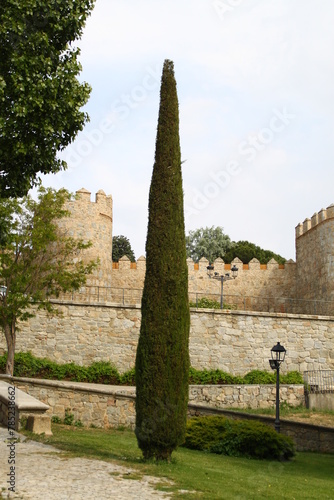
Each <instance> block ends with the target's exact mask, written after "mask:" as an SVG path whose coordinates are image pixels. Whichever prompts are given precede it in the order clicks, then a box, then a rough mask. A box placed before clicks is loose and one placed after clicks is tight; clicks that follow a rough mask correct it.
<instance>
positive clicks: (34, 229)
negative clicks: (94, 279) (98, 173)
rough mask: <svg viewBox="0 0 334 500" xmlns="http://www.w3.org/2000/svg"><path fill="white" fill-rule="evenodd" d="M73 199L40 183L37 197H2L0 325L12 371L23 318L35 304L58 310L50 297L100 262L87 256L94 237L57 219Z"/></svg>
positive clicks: (73, 286) (83, 277)
mask: <svg viewBox="0 0 334 500" xmlns="http://www.w3.org/2000/svg"><path fill="white" fill-rule="evenodd" d="M70 199H71V195H70V193H68V191H66V190H65V189H60V190H59V191H55V190H53V189H44V188H41V189H40V191H39V198H38V201H35V200H33V199H32V198H30V197H25V198H23V199H21V200H17V199H5V200H0V216H1V220H2V221H3V222H5V227H6V232H3V233H2V237H1V238H0V285H2V286H3V287H5V288H2V289H1V293H0V327H2V330H3V331H4V334H5V338H6V343H7V350H8V356H7V365H6V373H7V374H8V375H13V371H14V353H15V344H16V333H17V323H18V320H22V321H24V320H27V319H28V318H31V317H33V316H34V315H35V313H36V308H38V309H46V310H47V311H49V312H50V313H51V312H56V309H55V307H54V305H53V304H52V302H51V301H50V299H51V298H53V297H57V296H58V295H59V293H60V292H67V291H71V290H77V289H78V288H80V286H81V285H83V284H84V283H85V281H86V277H87V275H88V274H90V273H91V272H92V270H93V269H94V268H95V267H96V265H97V262H96V261H88V260H87V259H86V258H85V255H84V250H85V249H86V248H88V247H90V246H91V244H90V243H89V242H84V241H82V240H81V239H74V238H72V237H70V236H68V235H67V234H66V232H64V231H62V230H61V229H60V228H59V227H58V224H57V221H59V220H60V219H62V218H63V217H66V216H68V215H69V212H68V211H67V210H66V209H65V203H66V202H67V201H69V200H70ZM0 230H1V225H0ZM31 306H35V308H32V307H31Z"/></svg>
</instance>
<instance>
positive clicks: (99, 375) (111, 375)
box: [86, 361, 120, 385]
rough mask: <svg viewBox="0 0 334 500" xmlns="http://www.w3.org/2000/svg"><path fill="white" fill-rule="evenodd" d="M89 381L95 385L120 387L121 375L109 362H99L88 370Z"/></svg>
mask: <svg viewBox="0 0 334 500" xmlns="http://www.w3.org/2000/svg"><path fill="white" fill-rule="evenodd" d="M86 371H87V372H88V381H89V382H94V383H95V384H109V385H119V383H120V375H119V373H118V371H117V369H116V368H115V367H114V366H113V365H112V364H111V363H109V361H97V362H95V363H93V364H92V365H90V366H89V367H88V368H86Z"/></svg>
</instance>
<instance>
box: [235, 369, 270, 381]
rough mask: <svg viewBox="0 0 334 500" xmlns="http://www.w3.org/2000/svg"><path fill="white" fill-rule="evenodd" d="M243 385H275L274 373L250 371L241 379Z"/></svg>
mask: <svg viewBox="0 0 334 500" xmlns="http://www.w3.org/2000/svg"><path fill="white" fill-rule="evenodd" d="M243 380H244V384H275V383H276V372H275V373H274V372H265V371H262V370H252V371H250V372H248V373H246V375H244V377H243Z"/></svg>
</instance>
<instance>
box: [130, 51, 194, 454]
mask: <svg viewBox="0 0 334 500" xmlns="http://www.w3.org/2000/svg"><path fill="white" fill-rule="evenodd" d="M146 263H147V264H146V275H145V282H144V290H143V298H142V321H141V328H140V337H139V342H138V348H137V356H136V436H137V440H138V444H139V447H140V448H141V450H142V451H143V455H144V458H150V457H155V458H156V460H169V459H170V456H171V453H172V451H173V450H174V449H175V448H176V447H177V446H178V445H180V444H181V443H182V442H183V441H184V438H185V427H186V419H187V403H188V378H189V325H190V314H189V303H188V269H187V262H186V245H185V233H184V210H183V190H182V174H181V153H180V142H179V112H178V98H177V90H176V81H175V77H174V66H173V63H172V62H171V61H169V60H166V61H165V62H164V67H163V73H162V80H161V90H160V109H159V119H158V130H157V138H156V150H155V163H154V167H153V175H152V181H151V187H150V195H149V222H148V231H147V240H146Z"/></svg>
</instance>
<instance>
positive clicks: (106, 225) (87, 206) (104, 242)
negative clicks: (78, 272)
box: [64, 188, 113, 286]
mask: <svg viewBox="0 0 334 500" xmlns="http://www.w3.org/2000/svg"><path fill="white" fill-rule="evenodd" d="M76 195H77V198H76V200H75V201H71V202H69V203H67V207H66V208H67V209H68V210H69V211H70V213H71V215H70V217H68V218H66V219H65V220H64V222H65V224H66V228H67V230H68V232H69V235H70V236H73V237H75V238H82V239H83V240H84V241H88V240H90V241H91V242H92V244H93V245H92V247H91V248H89V249H88V250H86V251H85V252H87V253H86V255H87V258H88V259H96V258H99V259H100V264H99V266H98V268H97V269H96V270H95V271H94V273H93V274H92V275H91V276H90V277H89V278H88V279H87V284H88V285H96V286H110V282H111V270H112V208H113V207H112V204H113V202H112V196H106V194H105V193H104V191H102V189H100V190H99V191H98V192H97V193H96V195H95V202H91V199H90V195H91V193H90V192H89V191H87V189H84V188H82V189H79V191H77V192H76Z"/></svg>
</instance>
